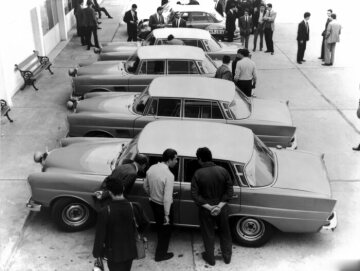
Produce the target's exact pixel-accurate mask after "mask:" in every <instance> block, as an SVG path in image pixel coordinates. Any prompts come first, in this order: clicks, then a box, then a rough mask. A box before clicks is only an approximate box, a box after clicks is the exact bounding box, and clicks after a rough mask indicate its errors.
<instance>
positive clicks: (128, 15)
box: [123, 10, 138, 30]
mask: <svg viewBox="0 0 360 271" xmlns="http://www.w3.org/2000/svg"><path fill="white" fill-rule="evenodd" d="M123 21H124V22H125V23H126V24H127V29H128V30H134V29H137V22H138V17H137V12H136V11H135V16H134V18H133V16H132V14H131V10H128V11H126V12H125V15H124V19H123ZM130 21H134V23H130Z"/></svg>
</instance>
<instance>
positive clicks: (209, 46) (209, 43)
mask: <svg viewBox="0 0 360 271" xmlns="http://www.w3.org/2000/svg"><path fill="white" fill-rule="evenodd" d="M203 42H204V44H205V47H206V51H209V52H217V51H220V50H221V45H220V44H219V43H218V42H217V41H216V40H215V39H214V37H213V36H211V39H209V40H203ZM204 51H205V50H204Z"/></svg>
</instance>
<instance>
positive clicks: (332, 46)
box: [330, 43, 336, 64]
mask: <svg viewBox="0 0 360 271" xmlns="http://www.w3.org/2000/svg"><path fill="white" fill-rule="evenodd" d="M335 46H336V43H331V47H330V50H331V58H330V63H331V64H334V60H335Z"/></svg>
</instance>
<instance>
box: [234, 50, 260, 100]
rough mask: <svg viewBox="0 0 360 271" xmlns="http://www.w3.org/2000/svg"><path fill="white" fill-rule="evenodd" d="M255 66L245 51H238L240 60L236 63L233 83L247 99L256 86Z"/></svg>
mask: <svg viewBox="0 0 360 271" xmlns="http://www.w3.org/2000/svg"><path fill="white" fill-rule="evenodd" d="M256 80H257V76H256V66H255V63H254V61H252V60H251V59H250V54H249V51H248V50H247V49H240V60H239V61H238V62H237V63H236V69H235V77H234V81H235V84H236V85H237V86H238V88H239V89H240V90H241V91H242V92H243V93H244V94H245V95H246V96H248V97H251V94H252V89H253V88H255V85H256Z"/></svg>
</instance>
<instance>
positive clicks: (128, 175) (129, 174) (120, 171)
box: [110, 163, 137, 196]
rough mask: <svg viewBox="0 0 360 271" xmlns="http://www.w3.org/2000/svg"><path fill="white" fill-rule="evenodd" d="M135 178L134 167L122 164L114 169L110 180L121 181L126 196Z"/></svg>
mask: <svg viewBox="0 0 360 271" xmlns="http://www.w3.org/2000/svg"><path fill="white" fill-rule="evenodd" d="M136 178H137V172H136V168H135V165H134V164H133V163H131V164H123V165H120V166H118V167H116V168H115V169H114V170H113V172H112V173H111V175H110V179H113V180H117V181H121V182H122V183H123V185H124V195H125V196H126V195H128V194H129V193H130V191H131V188H132V187H133V185H134V183H135V181H136Z"/></svg>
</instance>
